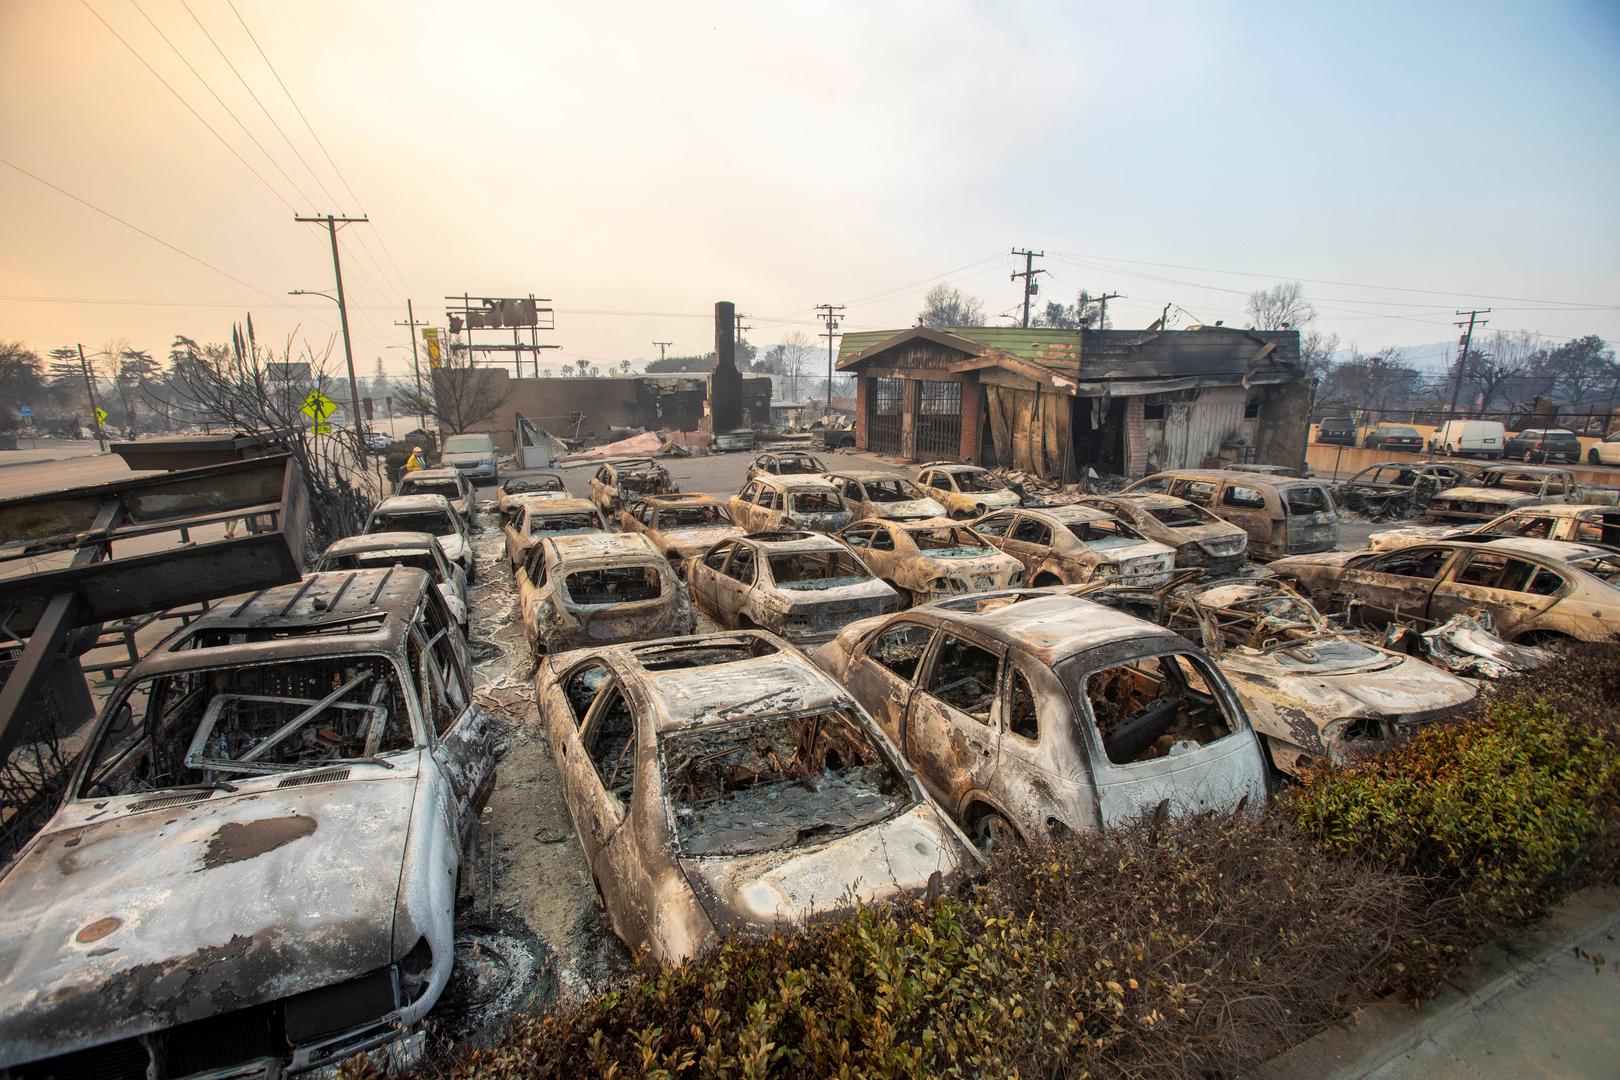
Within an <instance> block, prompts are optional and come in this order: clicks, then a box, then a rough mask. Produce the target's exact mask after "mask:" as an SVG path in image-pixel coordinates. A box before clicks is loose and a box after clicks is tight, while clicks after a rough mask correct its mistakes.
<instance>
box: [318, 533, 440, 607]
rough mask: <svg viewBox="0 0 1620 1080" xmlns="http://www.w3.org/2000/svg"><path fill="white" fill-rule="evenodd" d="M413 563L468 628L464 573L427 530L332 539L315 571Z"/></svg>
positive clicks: (370, 568)
mask: <svg viewBox="0 0 1620 1080" xmlns="http://www.w3.org/2000/svg"><path fill="white" fill-rule="evenodd" d="M390 566H412V567H415V568H416V569H418V570H426V571H427V573H428V575H429V576H430V577H432V578H433V582H434V584H436V585H438V587H439V592H440V593H442V594H443V595H444V603H445V606H446V607H448V608H449V609H450V614H451V615H452V616H454V617H455V620H456V623H457V624H458V625H459V626H460V627H461V629H462V631H463V632H465V631H466V629H467V576H466V574H464V573H462V570H461V567H459V566H456V565H455V564H454V563H452V562H451V561H450V560H449V559H447V558H445V556H444V549H443V548H442V547H440V546H439V541H438V539H437V538H436V537H433V536H431V535H429V534H428V533H408V532H385V533H361V534H360V535H359V536H345V537H344V538H343V539H341V540H334V541H332V542H331V543H330V544H328V545H327V547H326V550H325V551H323V552H321V557H320V560H319V561H318V562H316V564H315V573H323V572H325V571H329V570H379V569H380V570H386V569H387V568H388V567H390Z"/></svg>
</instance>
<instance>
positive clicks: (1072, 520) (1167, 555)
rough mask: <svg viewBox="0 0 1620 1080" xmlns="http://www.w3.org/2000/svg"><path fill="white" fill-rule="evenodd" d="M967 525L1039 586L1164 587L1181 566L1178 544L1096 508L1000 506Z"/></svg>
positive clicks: (1075, 506) (1027, 579)
mask: <svg viewBox="0 0 1620 1080" xmlns="http://www.w3.org/2000/svg"><path fill="white" fill-rule="evenodd" d="M968 524H969V525H970V526H971V527H972V529H973V531H974V532H976V533H978V534H979V535H980V536H982V537H984V538H985V539H986V540H988V541H990V543H992V544H994V545H995V546H996V547H998V548H1000V549H1001V550H1002V551H1004V552H1006V553H1007V554H1008V555H1011V556H1012V557H1013V558H1015V559H1017V560H1018V561H1019V562H1020V563H1021V564H1023V567H1024V580H1025V581H1027V582H1029V583H1030V584H1032V585H1035V586H1043V585H1076V584H1079V583H1081V582H1086V581H1097V580H1102V579H1105V578H1106V579H1110V580H1117V581H1122V582H1130V583H1132V584H1136V585H1160V584H1163V583H1164V582H1166V581H1169V580H1170V572H1171V570H1172V569H1174V568H1175V564H1176V552H1175V549H1174V548H1171V547H1167V546H1166V545H1164V544H1160V543H1157V542H1155V541H1153V540H1149V539H1147V538H1146V537H1144V536H1143V535H1142V534H1141V533H1139V532H1137V531H1136V530H1135V529H1134V528H1132V527H1131V526H1129V525H1127V524H1125V523H1124V522H1123V521H1121V520H1119V518H1117V517H1115V516H1114V515H1113V514H1110V513H1109V512H1108V511H1106V510H1101V509H1099V508H1097V507H1095V506H1082V505H1080V504H1078V503H1076V504H1075V505H1073V506H1053V507H1048V508H1035V507H1030V506H1026V507H1024V508H1022V509H1020V510H996V511H994V512H992V513H989V514H986V515H985V516H984V517H982V518H979V519H978V520H976V521H972V522H969V523H968Z"/></svg>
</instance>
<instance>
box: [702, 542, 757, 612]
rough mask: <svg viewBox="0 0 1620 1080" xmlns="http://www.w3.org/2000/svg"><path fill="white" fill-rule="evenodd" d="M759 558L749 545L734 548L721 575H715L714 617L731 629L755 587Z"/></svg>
mask: <svg viewBox="0 0 1620 1080" xmlns="http://www.w3.org/2000/svg"><path fill="white" fill-rule="evenodd" d="M756 562H757V556H756V555H755V552H754V549H753V548H752V547H751V546H750V545H748V544H737V545H736V546H735V547H733V548H732V551H731V558H729V559H727V560H726V565H725V568H724V569H723V570H721V571H720V573H718V574H715V575H714V580H713V589H714V616H715V618H716V619H719V620H720V622H721V623H722V624H723V625H725V626H729V627H735V626H737V623H738V617H739V616H740V615H741V614H742V609H743V604H744V603H745V602H746V601H747V600H748V593H749V591H750V590H751V589H753V587H754V580H755V577H756V575H757V574H758V567H757V566H756Z"/></svg>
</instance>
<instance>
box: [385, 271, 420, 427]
mask: <svg viewBox="0 0 1620 1080" xmlns="http://www.w3.org/2000/svg"><path fill="white" fill-rule="evenodd" d="M394 325H395V326H403V327H405V332H406V333H407V334H409V335H410V336H411V374H413V375H415V376H416V421H417V424H418V425H419V426H420V427H421V428H422V430H423V431H426V430H427V415H426V414H425V413H423V412H422V405H423V402H424V398H423V397H422V361H421V359H420V358H419V357H418V356H417V355H416V328H417V327H418V326H426V325H428V324H427V323H425V322H417V321H416V312H415V310H414V309H413V308H412V307H411V300H410V297H406V298H405V321H404V322H400V321H399V320H397V319H396V320H394ZM388 400H389V408H390V409H392V408H393V398H389V399H388ZM393 420H394V417H393V414H392V413H390V414H389V417H388V421H389V423H390V424H392V423H393Z"/></svg>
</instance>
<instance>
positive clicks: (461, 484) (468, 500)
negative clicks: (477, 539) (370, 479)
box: [394, 467, 478, 528]
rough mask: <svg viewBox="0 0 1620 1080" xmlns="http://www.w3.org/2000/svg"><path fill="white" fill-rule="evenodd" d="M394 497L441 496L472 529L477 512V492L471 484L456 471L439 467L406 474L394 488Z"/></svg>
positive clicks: (463, 475) (462, 474)
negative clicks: (447, 500) (448, 501)
mask: <svg viewBox="0 0 1620 1080" xmlns="http://www.w3.org/2000/svg"><path fill="white" fill-rule="evenodd" d="M394 494H395V495H443V496H444V497H445V498H446V499H449V500H450V506H451V507H452V508H453V509H454V510H455V512H456V513H458V514H460V515H461V519H462V520H463V521H465V522H466V523H467V526H468V527H469V528H471V527H472V523H473V515H474V514H476V513H477V512H478V492H477V491H476V490H475V489H474V488H473V486H472V482H471V481H470V480H468V479H467V477H466V475H465V474H464V473H462V472H461V471H460V470H458V469H449V468H444V467H440V468H437V469H418V470H416V471H415V472H413V473H406V474H405V475H404V476H403V477H401V478H400V481H399V483H398V484H396V485H395V486H394Z"/></svg>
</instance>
